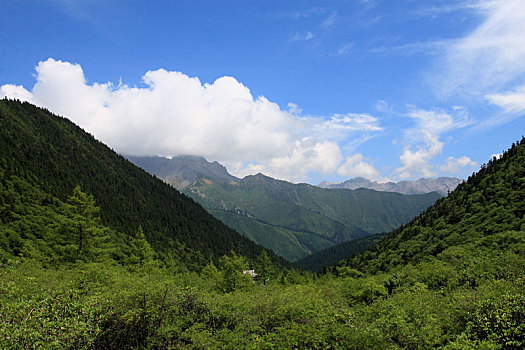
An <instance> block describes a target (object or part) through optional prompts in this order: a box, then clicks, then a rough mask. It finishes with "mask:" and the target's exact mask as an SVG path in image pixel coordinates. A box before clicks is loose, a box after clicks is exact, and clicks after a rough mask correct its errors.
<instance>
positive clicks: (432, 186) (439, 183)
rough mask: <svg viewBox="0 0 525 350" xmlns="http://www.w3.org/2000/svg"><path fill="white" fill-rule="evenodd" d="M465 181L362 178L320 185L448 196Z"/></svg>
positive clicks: (456, 179) (449, 179) (324, 186)
mask: <svg viewBox="0 0 525 350" xmlns="http://www.w3.org/2000/svg"><path fill="white" fill-rule="evenodd" d="M462 181H463V180H461V179H458V178H456V177H438V178H426V179H424V178H422V179H419V180H414V181H400V182H384V183H381V182H377V181H370V180H367V179H365V178H362V177H356V178H353V179H350V180H346V181H345V182H342V183H330V182H326V181H323V182H321V183H320V184H319V187H322V188H346V189H350V190H356V189H358V188H369V189H372V190H376V191H386V192H398V193H403V194H421V193H430V192H438V193H440V194H441V195H443V196H446V195H447V193H448V192H451V191H453V190H454V189H455V188H456V186H457V185H459V184H460V183H461V182H462Z"/></svg>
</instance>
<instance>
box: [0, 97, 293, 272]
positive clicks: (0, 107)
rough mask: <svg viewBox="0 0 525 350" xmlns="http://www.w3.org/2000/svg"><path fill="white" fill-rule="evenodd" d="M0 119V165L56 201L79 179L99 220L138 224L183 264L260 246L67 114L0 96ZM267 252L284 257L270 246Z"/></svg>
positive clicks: (126, 229)
mask: <svg viewBox="0 0 525 350" xmlns="http://www.w3.org/2000/svg"><path fill="white" fill-rule="evenodd" d="M0 125H1V127H0V156H1V161H0V170H1V171H2V173H4V174H5V175H8V176H11V175H12V176H18V177H22V178H24V179H27V181H29V182H31V183H35V184H36V185H37V186H38V187H40V188H41V189H42V190H43V191H44V192H45V193H48V194H50V195H52V196H56V197H57V198H58V199H60V200H61V201H66V200H67V198H68V196H69V195H70V194H71V191H72V190H73V189H74V188H75V187H76V186H77V185H80V186H81V187H82V190H83V191H86V192H88V193H90V194H92V195H93V196H94V198H95V200H96V203H97V206H99V207H100V209H101V220H102V223H103V224H104V225H106V226H108V227H110V228H112V229H115V230H118V231H120V232H123V233H125V234H127V235H133V234H134V233H135V232H136V231H137V229H138V228H139V227H142V228H143V230H144V234H145V236H146V238H147V240H148V241H149V242H150V243H151V245H152V246H153V248H154V249H155V250H156V251H157V252H160V253H162V254H169V255H172V256H175V257H176V258H177V259H179V260H180V263H181V265H184V266H186V267H188V268H189V269H192V270H198V269H200V268H202V266H204V265H206V264H207V263H209V261H210V260H214V261H218V259H219V257H220V256H223V255H226V254H228V253H230V251H231V250H233V251H235V252H237V253H239V254H242V255H244V256H246V257H247V258H249V259H255V258H256V256H257V255H258V254H259V253H260V251H261V250H262V249H263V247H262V246H259V245H257V244H255V243H254V242H252V241H251V240H249V239H247V238H245V237H243V236H242V235H240V234H238V233H237V232H235V231H234V230H232V229H231V228H229V227H227V226H226V225H224V224H223V223H222V222H220V221H219V220H217V219H216V218H214V217H213V216H211V215H210V214H209V213H208V212H207V211H206V210H205V209H204V208H202V207H201V206H200V205H198V204H197V203H195V201H194V200H192V199H191V198H189V197H188V196H186V195H184V194H181V193H180V192H178V191H177V190H175V189H174V188H173V187H172V186H169V185H168V184H166V183H164V182H163V181H160V180H159V179H158V178H157V177H155V176H153V175H151V174H149V173H147V172H146V171H144V170H142V169H140V168H138V167H137V166H135V165H133V164H132V163H131V162H130V161H128V160H126V159H125V158H123V157H122V156H120V155H118V154H117V153H115V152H114V151H113V150H111V149H110V148H108V147H107V146H106V145H104V144H103V143H101V142H100V141H98V140H96V139H95V138H94V137H93V136H92V135H90V134H88V133H86V132H85V131H83V130H82V129H81V128H80V127H78V126H77V125H75V124H74V123H72V122H71V121H69V120H68V119H67V118H64V117H60V116H56V115H54V114H52V113H50V112H49V111H47V110H45V109H42V108H39V107H36V106H34V105H32V104H30V103H27V102H23V103H21V102H19V101H16V100H8V99H3V100H0ZM272 259H277V260H279V261H281V262H282V263H284V260H283V259H281V258H277V257H276V256H274V255H273V254H272Z"/></svg>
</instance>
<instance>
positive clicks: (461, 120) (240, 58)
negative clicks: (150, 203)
mask: <svg viewBox="0 0 525 350" xmlns="http://www.w3.org/2000/svg"><path fill="white" fill-rule="evenodd" d="M0 2H1V8H2V11H1V12H0V30H1V32H2V33H4V35H3V37H2V41H1V43H0V96H8V97H12V98H19V99H24V100H28V101H31V102H33V103H35V104H37V105H41V106H45V107H47V108H49V109H50V110H52V111H54V112H56V113H58V114H61V115H64V116H67V117H68V118H70V119H71V120H73V121H74V122H76V123H77V124H79V125H80V126H82V127H83V128H84V129H86V130H87V131H89V132H90V133H92V134H94V135H95V136H96V137H97V138H99V139H101V140H102V141H103V142H105V143H107V144H108V145H109V146H111V147H112V148H114V149H115V150H117V151H119V152H121V153H127V154H143V155H145V154H148V155H150V154H158V155H165V156H172V155H176V154H196V155H203V156H205V157H206V158H208V159H209V160H217V161H219V162H221V163H223V164H225V165H226V166H227V167H228V169H229V170H230V171H231V172H232V173H234V174H235V175H238V176H243V175H247V174H254V173H257V172H263V173H265V174H268V175H270V176H273V177H276V178H281V179H286V180H290V181H294V182H300V181H305V182H310V183H313V184H317V183H318V182H319V181H321V180H328V181H333V182H339V181H344V180H345V179H348V178H350V177H355V176H364V177H367V178H371V179H375V180H379V181H386V180H394V181H399V180H404V179H417V178H419V177H431V176H433V177H434V176H441V175H446V176H458V177H463V178H464V177H466V176H468V175H470V174H471V173H472V172H473V171H475V170H477V169H479V166H480V165H481V164H482V163H485V162H487V161H488V159H489V158H490V157H491V156H492V155H494V154H497V153H500V152H501V151H503V150H505V149H507V148H508V147H509V146H510V144H511V143H512V142H514V141H516V140H518V139H519V138H521V136H522V134H524V130H525V118H524V115H525V34H524V33H525V2H523V1H521V0H501V1H498V0H495V1H492V0H491V1H488V0H478V1H471V0H454V1H447V0H439V1H431V0H428V1H411V0H396V1H391V0H389V1H386V0H384V1H380V0H375V1H374V0H367V1H365V0H355V1H343V0H337V1H335V0H334V1H330V0H324V1H263V0H253V1H252V0H242V1H219V0H213V1H112V0H108V1H102V0H100V1H99V0H92V1H76V0H54V1H45V0H43V1H37V2H35V1H25V0H0Z"/></svg>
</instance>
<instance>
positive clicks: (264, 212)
mask: <svg viewBox="0 0 525 350" xmlns="http://www.w3.org/2000/svg"><path fill="white" fill-rule="evenodd" d="M184 193H186V194H187V195H188V196H191V197H192V198H194V199H195V200H196V201H197V202H199V203H200V204H202V205H203V206H204V207H205V208H206V209H208V211H209V212H210V213H211V214H213V215H214V216H215V217H217V218H219V219H220V220H222V221H224V222H225V223H226V224H228V225H229V226H230V227H233V228H235V229H236V230H237V231H239V232H242V233H243V234H244V235H246V236H247V237H249V238H250V239H252V240H254V241H255V242H257V243H259V244H262V245H263V246H265V247H266V248H268V249H271V250H273V251H275V252H276V253H277V254H279V255H281V256H283V257H285V258H287V259H289V260H291V261H294V260H298V259H300V258H303V257H305V256H308V255H310V254H312V253H314V252H317V251H319V250H322V249H324V248H328V247H331V246H333V245H335V244H337V243H341V242H345V241H348V240H353V239H358V238H361V237H365V236H368V235H369V234H375V233H380V232H388V231H390V230H392V229H394V228H396V227H398V226H400V225H402V224H405V223H406V222H408V221H409V220H410V219H411V218H413V217H414V216H416V215H418V214H419V213H420V212H421V211H423V210H424V209H426V208H427V207H428V206H430V205H431V204H432V203H434V202H435V201H436V199H438V198H440V195H439V194H437V193H435V192H434V193H427V194H420V195H411V196H409V195H403V194H400V193H388V192H378V191H374V190H368V189H358V190H347V189H324V188H319V187H316V186H311V185H308V184H293V183H290V182H286V181H280V180H275V179H272V178H270V177H267V176H264V175H262V174H258V175H255V176H246V177H245V178H243V179H241V180H238V181H230V182H225V181H214V180H213V179H199V180H197V181H196V182H194V183H193V184H192V185H190V186H189V187H187V188H186V189H185V190H184Z"/></svg>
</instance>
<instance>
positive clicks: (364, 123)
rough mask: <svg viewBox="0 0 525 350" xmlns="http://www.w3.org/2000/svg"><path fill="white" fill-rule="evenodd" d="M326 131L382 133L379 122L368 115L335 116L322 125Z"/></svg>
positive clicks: (349, 114)
mask: <svg viewBox="0 0 525 350" xmlns="http://www.w3.org/2000/svg"><path fill="white" fill-rule="evenodd" d="M320 127H321V128H326V129H341V130H347V131H381V130H383V128H381V126H379V120H378V119H377V118H376V117H373V116H371V115H370V114H366V113H360V114H359V113H348V114H334V115H333V116H332V117H331V118H330V119H329V120H327V121H325V122H323V123H322V124H321V125H320Z"/></svg>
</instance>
